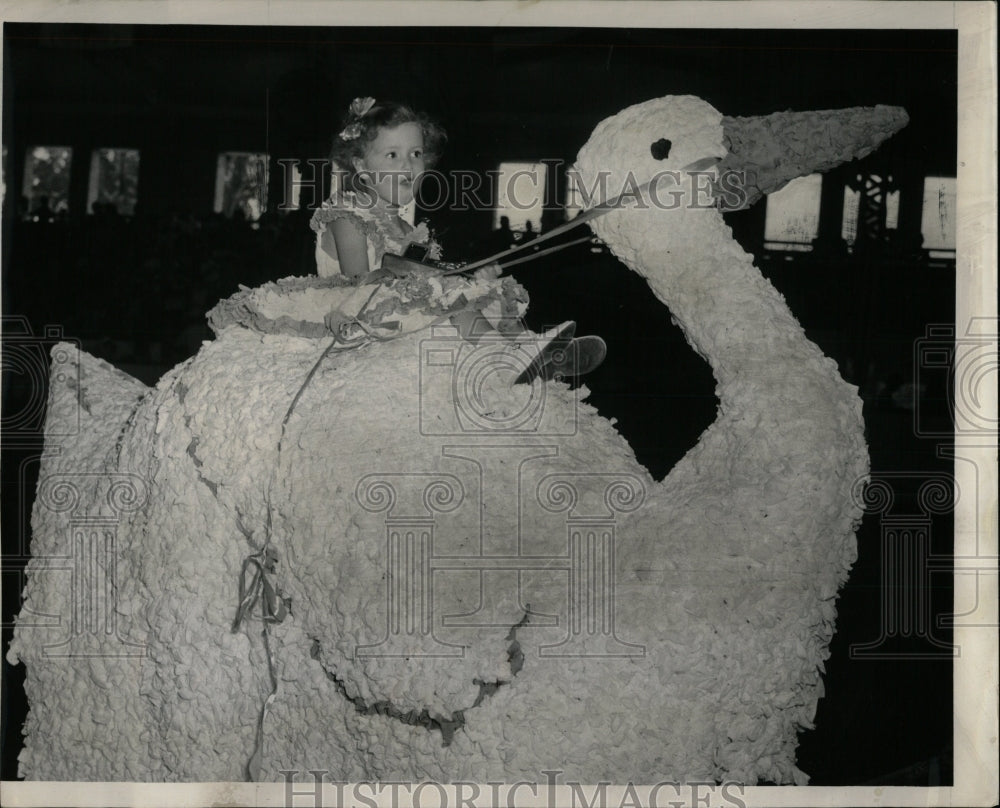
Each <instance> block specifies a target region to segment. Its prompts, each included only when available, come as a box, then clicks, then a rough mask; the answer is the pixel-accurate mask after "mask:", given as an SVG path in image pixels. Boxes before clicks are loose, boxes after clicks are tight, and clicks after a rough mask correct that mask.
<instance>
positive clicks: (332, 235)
mask: <svg viewBox="0 0 1000 808" xmlns="http://www.w3.org/2000/svg"><path fill="white" fill-rule="evenodd" d="M446 139H447V136H446V134H445V132H444V130H443V129H442V128H441V127H440V126H438V125H437V124H436V123H435V122H434V121H432V120H431V119H430V118H428V117H427V116H426V115H423V114H422V113H419V112H417V111H415V110H413V109H411V108H410V107H407V106H404V105H403V104H397V103H394V102H387V101H382V102H379V101H376V100H375V99H374V98H370V97H366V98H355V99H354V101H352V102H351V106H350V109H349V111H348V115H347V117H346V119H345V121H344V126H343V129H342V130H341V131H340V133H339V134H338V135H337V136H336V137H335V138H334V142H333V148H332V150H331V155H330V157H331V160H332V162H333V163H334V166H335V173H334V182H333V186H334V187H333V188H332V190H331V194H330V198H329V199H328V200H327V201H325V202H324V203H323V204H322V206H321V207H320V208H319V209H318V210H317V211H316V212H315V213H314V214H313V218H312V221H311V223H310V226H311V227H312V229H313V230H315V231H316V234H317V235H316V271H317V273H318V274H319V275H321V276H328V275H334V274H343V275H345V276H347V277H349V278H351V279H352V280H354V281H355V283H361V282H362V280H363V279H365V278H366V277H368V276H369V275H370V273H372V272H375V271H377V270H379V269H380V268H381V263H382V257H383V256H384V255H385V254H386V253H390V254H393V255H403V253H404V252H406V250H407V248H408V247H409V246H410V245H411V244H419V245H423V246H425V247H427V256H428V257H429V258H432V259H438V258H440V257H441V248H440V246H439V245H438V244H437V243H436V242H434V240H433V239H432V238H431V236H430V232H429V230H428V228H427V225H426V224H423V223H422V224H420V225H419V226H418V227H413V225H412V224H410V223H409V222H408V221H406V219H405V218H404V217H403V216H402V215H401V213H402V211H403V210H404V209H405V208H408V207H409V208H410V209H411V210H412V205H413V202H414V195H415V193H416V189H417V186H418V184H419V182H420V179H421V176H422V175H423V173H424V171H425V170H426V169H428V168H431V167H432V166H433V165H434V163H435V162H436V161H437V159H438V157H439V156H440V154H441V148H442V146H443V144H444V142H445V140H446ZM336 168H339V169H340V171H339V176H338V172H336ZM338 185H341V187H338ZM500 271H501V270H500V268H499V267H498V266H496V265H493V266H492V267H486V268H484V269H482V270H480V271H479V272H477V273H476V277H477V278H481V279H482V278H485V279H490V278H495V277H497V276H498V275H499V273H500ZM371 280H374V279H371ZM487 313H488V312H487ZM451 321H452V324H453V325H454V326H455V327H456V328H457V329H458V331H459V333H460V334H461V335H462V337H463V338H465V339H466V340H468V341H470V342H478V341H479V340H480V339H482V338H483V337H485V336H495V335H496V334H497V329H499V330H500V331H501V332H502V333H504V335H505V336H508V337H509V338H511V339H512V341H513V342H514V343H519V344H521V345H522V346H523V347H525V348H526V349H528V350H532V351H535V352H536V355H535V356H534V357H533V358H532V359H531V361H530V362H529V363H528V366H527V369H526V370H525V371H524V373H522V374H521V375H520V376H519V377H518V378H517V381H518V382H531V381H532V380H533V379H534V378H536V377H539V376H541V377H542V378H545V379H548V378H553V377H556V376H573V375H576V376H579V375H581V374H583V373H586V372H588V371H590V370H592V369H593V368H595V367H597V366H598V365H599V364H600V363H601V362H602V361H603V359H604V354H605V352H606V347H605V345H604V341H603V340H602V339H601V338H600V337H581V338H576V339H574V338H573V332H574V331H575V329H576V324H575V323H573V322H572V321H570V322H567V323H564V324H563V325H562V326H559V327H558V328H556V329H553V330H552V331H551V332H549V333H547V334H546V335H545V336H543V337H542V338H541V339H539V337H538V336H537V335H535V334H532V333H531V332H529V331H527V330H525V329H524V327H523V325H521V324H520V322H519V321H513V322H512V321H511V320H510V319H506V320H504V321H502V322H497V323H492V322H490V321H489V320H488V319H486V318H484V317H483V316H482V314H480V313H479V312H475V311H463V312H459V313H457V314H454V315H453V316H452V318H451ZM328 324H329V323H328ZM494 326H496V328H494ZM539 345H540V346H541V347H540V348H538V346H539Z"/></svg>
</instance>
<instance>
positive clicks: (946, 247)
mask: <svg viewBox="0 0 1000 808" xmlns="http://www.w3.org/2000/svg"><path fill="white" fill-rule="evenodd" d="M955 193H956V184H955V178H954V177H926V178H924V208H923V216H922V218H921V222H920V232H921V233H922V234H923V236H924V249H925V250H929V251H930V257H931V258H954V257H955Z"/></svg>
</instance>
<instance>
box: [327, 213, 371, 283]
mask: <svg viewBox="0 0 1000 808" xmlns="http://www.w3.org/2000/svg"><path fill="white" fill-rule="evenodd" d="M330 234H332V238H333V241H334V244H335V245H336V247H337V260H338V261H339V262H340V271H341V272H342V273H344V274H345V275H346V276H347V277H349V278H351V279H352V280H355V281H356V280H359V279H360V278H363V277H364V276H365V275H367V274H368V270H369V267H368V239H367V238H365V235H364V233H362V232H361V231H360V230H359V229H358V228H357V226H356V225H355V224H354V223H353V222H351V221H350V219H348V218H346V217H344V218H339V219H334V220H333V221H332V222H330V223H329V224H328V225H327V228H326V232H325V233H324V234H323V238H328V237H330Z"/></svg>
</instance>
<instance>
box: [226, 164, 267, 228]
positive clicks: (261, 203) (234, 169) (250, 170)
mask: <svg viewBox="0 0 1000 808" xmlns="http://www.w3.org/2000/svg"><path fill="white" fill-rule="evenodd" d="M266 209H267V155H266V154H260V153H256V152H223V153H222V154H220V155H219V160H218V163H217V164H216V172H215V208H214V210H215V212H216V213H221V214H222V215H223V216H226V217H227V218H229V217H232V216H233V215H234V214H236V212H237V211H239V213H240V214H241V215H242V216H243V217H244V218H245V219H246V220H247V221H251V222H255V221H257V220H258V219H259V218H260V216H261V214H262V213H263V212H264V211H265V210H266Z"/></svg>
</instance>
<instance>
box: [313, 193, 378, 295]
mask: <svg viewBox="0 0 1000 808" xmlns="http://www.w3.org/2000/svg"><path fill="white" fill-rule="evenodd" d="M336 219H347V220H349V221H350V222H351V224H353V225H354V226H355V227H357V228H358V230H359V231H360V232H361V233H362V235H364V237H365V240H366V242H367V244H368V267H369V269H375V268H376V267H377V266H378V265H379V264H380V263H381V261H382V255H383V254H384V253H385V248H386V245H385V235H384V234H383V233H382V231H381V228H380V227H379V225H378V222H377V221H376V219H375V217H374V216H373V215H372V213H371V211H369V210H368V209H366V208H365V207H364V206H363V205H359V204H358V203H357V200H356V199H355V198H354V195H353V194H351V193H345V194H341V195H337V196H335V197H331V198H330V199H327V200H326V201H324V202H323V204H322V205H321V206H320V207H319V208H317V209H316V211H315V212H314V213H313V216H312V219H311V220H310V222H309V226H310V227H311V228H312V229H313V230H314V231H315V233H316V274H317V275H319V276H320V277H329V276H331V275H340V274H342V273H343V271H342V270H341V268H340V261H339V260H338V258H337V245H336V242H335V241H334V239H333V233H332V232H331V230H330V228H329V224H330V222H332V221H335V220H336Z"/></svg>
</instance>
